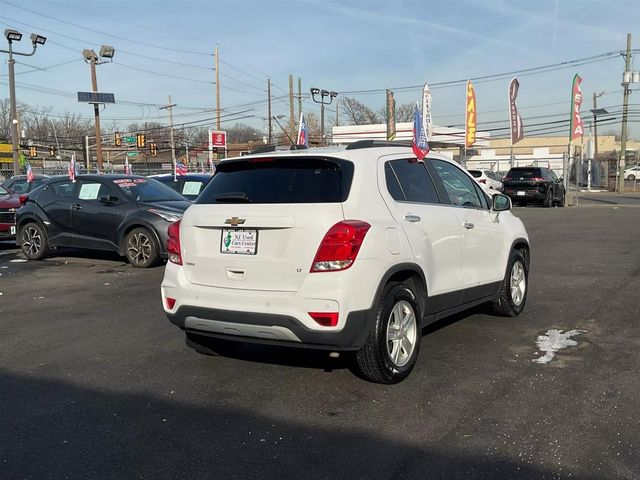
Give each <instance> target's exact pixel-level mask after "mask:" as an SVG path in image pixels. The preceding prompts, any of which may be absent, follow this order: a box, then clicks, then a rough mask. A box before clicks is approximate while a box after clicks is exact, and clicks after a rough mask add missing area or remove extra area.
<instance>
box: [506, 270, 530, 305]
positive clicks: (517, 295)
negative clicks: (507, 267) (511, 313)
mask: <svg viewBox="0 0 640 480" xmlns="http://www.w3.org/2000/svg"><path fill="white" fill-rule="evenodd" d="M510 284H511V301H512V302H513V305H515V306H516V307H519V306H520V305H521V304H522V301H523V300H524V294H525V291H526V289H527V279H526V276H525V274H524V266H523V265H522V262H521V261H520V260H516V261H515V262H514V264H513V267H512V268H511V282H510Z"/></svg>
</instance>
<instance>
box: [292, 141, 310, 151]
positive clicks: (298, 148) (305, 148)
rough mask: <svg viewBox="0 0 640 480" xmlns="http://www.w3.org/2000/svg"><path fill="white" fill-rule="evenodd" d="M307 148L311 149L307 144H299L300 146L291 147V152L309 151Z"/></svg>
mask: <svg viewBox="0 0 640 480" xmlns="http://www.w3.org/2000/svg"><path fill="white" fill-rule="evenodd" d="M307 148H309V147H307V146H306V145H305V144H303V143H301V144H298V145H291V148H290V150H307Z"/></svg>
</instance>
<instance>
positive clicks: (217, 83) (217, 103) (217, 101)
mask: <svg viewBox="0 0 640 480" xmlns="http://www.w3.org/2000/svg"><path fill="white" fill-rule="evenodd" d="M215 57H216V66H215V68H216V130H220V54H219V53H218V46H217V45H216V53H215ZM169 103H171V102H169Z"/></svg>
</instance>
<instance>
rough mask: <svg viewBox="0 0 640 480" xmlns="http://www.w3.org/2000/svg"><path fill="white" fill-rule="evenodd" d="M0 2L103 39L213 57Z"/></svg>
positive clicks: (5, 0)
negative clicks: (96, 28) (107, 31)
mask: <svg viewBox="0 0 640 480" xmlns="http://www.w3.org/2000/svg"><path fill="white" fill-rule="evenodd" d="M0 2H1V3H4V4H6V5H11V6H12V7H14V8H18V9H20V10H24V11H25V12H29V13H33V14H34V15H38V16H40V17H44V18H47V19H49V20H54V21H56V22H60V23H64V24H65V25H69V26H72V27H75V28H79V29H82V30H86V31H88V32H92V33H97V34H99V35H104V36H105V37H111V38H117V39H118V40H122V41H125V42H129V43H134V44H138V45H143V46H145V47H150V48H156V49H161V50H170V51H172V52H179V53H188V54H191V55H203V56H207V57H211V56H213V54H211V53H205V52H197V51H193V50H184V49H180V48H173V47H169V46H166V45H155V44H152V43H146V42H142V41H139V40H131V39H129V38H126V37H122V36H120V35H114V34H112V33H106V32H101V31H100V30H95V29H93V28H88V27H85V26H84V25H79V24H77V23H73V22H68V21H66V20H62V19H60V18H56V17H53V16H51V15H46V14H44V13H40V12H38V11H36V10H31V9H29V8H26V7H21V6H20V5H16V4H14V3H11V2H8V1H7V0H0Z"/></svg>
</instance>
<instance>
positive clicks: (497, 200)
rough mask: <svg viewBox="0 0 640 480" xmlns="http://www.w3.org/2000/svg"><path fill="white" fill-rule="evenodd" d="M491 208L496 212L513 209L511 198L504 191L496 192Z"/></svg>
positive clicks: (492, 198)
mask: <svg viewBox="0 0 640 480" xmlns="http://www.w3.org/2000/svg"><path fill="white" fill-rule="evenodd" d="M491 210H493V211H494V212H504V211H506V210H511V199H510V198H509V197H507V196H506V195H503V194H502V193H496V194H494V195H493V197H491Z"/></svg>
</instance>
